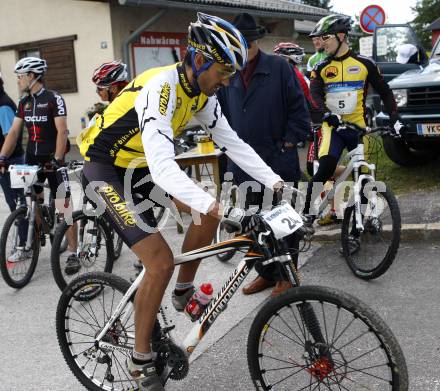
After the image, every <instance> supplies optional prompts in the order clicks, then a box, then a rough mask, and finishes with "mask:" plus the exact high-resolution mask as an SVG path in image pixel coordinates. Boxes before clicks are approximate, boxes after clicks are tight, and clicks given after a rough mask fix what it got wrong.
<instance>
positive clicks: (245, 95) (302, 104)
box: [217, 13, 310, 296]
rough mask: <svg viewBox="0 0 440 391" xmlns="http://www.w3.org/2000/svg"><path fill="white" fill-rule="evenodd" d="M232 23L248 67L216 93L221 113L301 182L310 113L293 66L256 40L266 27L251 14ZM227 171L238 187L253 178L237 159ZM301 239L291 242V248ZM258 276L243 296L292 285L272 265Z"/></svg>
mask: <svg viewBox="0 0 440 391" xmlns="http://www.w3.org/2000/svg"><path fill="white" fill-rule="evenodd" d="M233 24H234V25H235V26H236V27H237V28H238V29H239V30H240V32H241V33H242V34H243V35H244V37H245V38H246V40H247V42H248V46H249V52H248V59H249V60H248V65H247V66H246V68H245V69H244V70H243V71H241V72H240V73H237V74H236V75H235V76H233V77H232V78H231V79H230V84H229V86H228V87H225V88H222V89H221V90H219V91H218V93H217V96H218V99H219V101H220V104H221V107H222V111H223V113H224V115H225V116H226V118H227V119H228V121H229V124H230V125H231V127H232V128H233V129H234V130H235V131H236V132H237V133H238V135H239V136H240V138H242V139H243V140H244V141H245V142H246V143H248V144H249V145H250V146H251V147H252V148H254V150H255V151H256V152H257V153H258V154H259V155H260V157H261V158H262V159H263V160H264V161H265V162H266V163H267V164H268V165H269V166H270V167H271V168H272V170H273V171H274V172H275V173H277V174H278V175H280V176H281V178H282V179H283V180H284V181H286V182H298V180H299V179H300V174H301V172H300V167H299V160H298V151H297V144H298V143H299V142H301V141H304V140H305V138H306V134H307V132H308V130H309V129H310V120H309V112H308V109H307V106H306V101H305V99H304V95H303V93H302V90H301V87H300V85H299V82H298V80H297V78H296V76H295V73H294V72H293V70H292V68H291V67H290V66H289V64H288V63H287V62H286V61H285V60H284V59H283V58H281V57H279V56H274V55H269V54H266V53H263V52H262V51H261V50H260V49H259V47H258V42H257V40H258V39H260V38H262V37H263V36H264V35H265V29H264V27H262V26H257V24H256V22H255V20H254V18H253V17H252V15H250V14H248V13H242V14H239V15H237V16H236V18H235V19H234V21H233ZM228 168H229V171H232V173H233V175H234V182H235V183H236V184H238V185H240V184H242V183H243V182H245V181H253V178H251V177H249V176H248V175H247V174H246V173H245V172H243V171H242V170H241V169H240V168H239V167H237V166H236V165H235V164H234V163H233V162H230V163H229V167H228ZM263 192H264V189H263V190H262V191H258V192H251V191H249V190H248V193H247V196H246V204H247V205H260V206H261V204H262V200H263ZM295 246H296V247H297V246H298V243H291V244H290V247H295ZM257 271H258V272H259V274H260V275H259V276H258V277H257V278H256V279H255V280H254V281H252V283H250V284H249V285H247V286H246V287H244V288H243V292H244V293H245V294H252V293H257V292H260V291H261V290H263V289H266V288H268V287H270V286H273V285H275V281H277V282H276V288H275V290H274V291H273V292H272V295H274V296H276V295H277V294H279V293H281V292H283V291H284V290H286V289H287V288H289V287H290V285H289V283H287V282H286V281H280V280H282V278H281V276H280V273H278V271H277V270H275V268H274V266H273V264H272V265H268V266H267V267H264V268H261V269H260V270H257Z"/></svg>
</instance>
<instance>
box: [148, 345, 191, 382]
mask: <svg viewBox="0 0 440 391" xmlns="http://www.w3.org/2000/svg"><path fill="white" fill-rule="evenodd" d="M155 364H156V370H157V372H158V374H159V375H160V374H162V372H163V370H164V369H165V367H166V366H167V365H168V364H169V365H170V366H171V367H172V368H173V369H172V371H171V373H170V376H169V378H170V379H173V380H182V379H184V378H185V377H186V376H187V375H188V371H189V363H188V357H187V356H186V354H185V352H184V351H183V350H182V349H181V348H180V347H179V346H177V345H176V344H174V343H173V342H170V341H167V342H166V343H163V344H161V346H160V347H159V348H158V350H157V358H156V361H155Z"/></svg>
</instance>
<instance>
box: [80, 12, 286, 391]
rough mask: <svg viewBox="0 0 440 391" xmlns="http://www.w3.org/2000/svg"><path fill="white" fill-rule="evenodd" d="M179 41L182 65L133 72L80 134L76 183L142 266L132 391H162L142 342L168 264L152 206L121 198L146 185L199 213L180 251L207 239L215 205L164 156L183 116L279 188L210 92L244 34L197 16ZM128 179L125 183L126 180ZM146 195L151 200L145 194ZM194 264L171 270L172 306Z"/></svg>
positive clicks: (238, 52)
mask: <svg viewBox="0 0 440 391" xmlns="http://www.w3.org/2000/svg"><path fill="white" fill-rule="evenodd" d="M188 43H189V46H188V51H187V54H186V56H185V60H184V62H183V63H178V64H175V65H170V66H166V67H161V68H154V69H150V70H147V71H146V72H144V73H142V74H140V75H139V76H137V77H136V78H135V79H134V80H133V81H132V82H130V83H129V84H128V85H127V86H126V87H125V88H124V89H123V90H122V91H121V92H120V93H119V95H118V96H117V97H116V98H115V100H114V101H112V102H111V103H110V105H109V106H108V107H107V109H106V110H105V111H104V113H103V114H102V115H101V116H99V117H98V118H97V120H96V122H95V123H94V124H92V126H91V127H90V128H89V129H87V130H86V131H85V132H84V133H83V134H82V136H81V137H82V142H81V146H80V151H81V153H82V155H83V156H84V158H85V160H86V161H85V163H84V169H83V173H84V176H85V178H86V181H88V182H89V183H90V184H91V182H95V183H94V184H93V186H91V190H92V191H94V193H95V194H93V195H96V196H97V198H96V200H98V199H100V200H101V201H102V202H103V203H104V204H105V208H106V209H105V216H106V218H107V219H109V220H110V222H111V223H112V224H113V226H114V227H115V229H116V230H117V231H118V233H119V235H120V236H121V237H122V238H123V239H124V241H125V242H126V243H127V244H128V245H129V247H130V248H131V249H132V250H133V251H134V252H135V253H136V255H137V256H138V257H139V258H140V259H141V261H142V263H143V265H144V266H145V268H146V269H147V273H146V274H145V276H144V278H143V280H142V281H141V283H140V285H139V289H138V291H137V293H136V298H135V314H136V316H135V346H134V350H133V353H132V357H130V358H129V359H128V361H127V369H128V372H129V373H130V374H131V375H132V376H133V377H134V379H135V380H136V383H137V385H138V389H139V390H141V391H147V390H148V391H160V390H163V389H164V388H163V386H162V384H161V382H160V379H159V377H158V376H157V374H156V371H155V367H154V362H153V361H152V358H153V355H152V353H151V346H150V339H151V332H152V330H153V326H154V322H155V319H156V315H157V312H158V309H159V306H160V303H161V301H162V296H163V293H164V291H165V289H166V287H167V285H168V282H169V279H170V277H171V275H172V273H173V269H174V262H173V254H172V252H171V249H170V247H169V246H168V244H167V243H166V242H165V240H164V238H163V237H162V235H161V233H160V232H158V231H157V230H151V229H148V228H151V227H152V226H153V227H154V226H155V224H156V221H155V218H154V214H153V212H152V208H151V207H150V208H149V209H147V210H146V211H144V212H142V213H137V212H136V211H135V208H134V207H133V205H134V206H136V203H137V201H136V200H134V201H133V200H132V199H131V194H134V193H143V194H144V195H145V196H149V197H150V199H153V196H152V193H153V192H150V191H151V189H152V187H153V186H154V184H156V185H157V186H158V187H159V188H161V189H162V191H164V192H166V193H167V194H169V195H170V196H171V197H172V198H173V201H174V202H175V204H176V206H177V207H178V208H179V209H181V210H183V211H185V212H187V213H191V212H192V211H196V212H199V213H200V214H201V215H200V216H199V217H200V223H199V224H197V225H196V224H194V223H192V224H191V225H190V226H189V228H188V231H187V234H186V237H185V240H184V244H183V248H182V251H190V250H195V249H198V248H200V247H202V246H205V245H209V244H210V243H211V242H212V239H213V237H214V234H215V231H216V229H217V226H218V222H219V219H220V218H221V215H222V211H221V206H220V204H219V203H218V202H217V201H216V200H215V198H214V197H212V196H211V195H210V194H209V193H208V192H205V191H204V190H202V189H201V188H200V187H198V186H197V185H196V184H195V183H194V182H193V181H192V180H191V179H190V178H188V177H187V175H186V174H185V173H184V172H183V171H182V170H181V169H180V168H179V166H178V165H177V163H176V162H175V159H174V158H175V153H174V143H173V139H174V137H176V136H177V135H179V134H180V133H181V132H182V131H183V128H184V127H185V125H186V124H187V123H188V122H189V120H190V119H191V118H192V117H193V116H194V117H195V118H196V119H197V120H198V121H199V122H200V123H201V124H202V127H203V128H204V129H205V131H206V132H208V133H209V134H211V136H212V138H213V140H214V141H215V142H216V143H217V144H218V145H219V146H220V147H221V148H222V150H223V151H224V152H225V153H226V154H227V155H228V156H229V157H230V158H231V159H232V160H233V161H235V163H237V164H238V165H239V166H240V167H241V168H242V169H243V170H244V171H245V172H247V173H248V174H250V175H251V176H252V177H254V178H255V179H256V180H257V181H259V182H260V183H263V184H264V185H265V186H268V187H270V188H271V189H274V190H278V189H279V188H280V187H281V186H282V181H281V178H280V177H279V176H278V175H276V174H274V173H273V171H272V170H271V169H270V168H269V167H268V166H267V165H266V164H265V163H264V162H263V160H262V159H261V158H260V157H259V156H258V155H257V154H256V153H255V151H254V150H253V149H252V148H251V147H250V146H249V145H247V144H246V143H244V142H243V141H242V140H241V139H240V138H239V137H238V136H237V134H236V133H235V132H234V131H233V130H232V129H231V128H230V126H229V124H228V122H227V120H226V119H225V117H224V116H223V115H222V112H221V109H220V105H219V103H218V101H217V98H216V96H215V92H216V91H217V90H218V89H219V88H220V87H221V86H223V85H227V84H228V79H229V77H231V76H232V74H233V73H234V72H235V71H236V70H240V69H242V68H243V67H244V66H245V65H246V61H247V45H246V41H245V39H244V38H243V36H242V35H241V33H240V32H239V31H238V30H237V29H236V28H235V27H234V26H232V25H231V24H230V23H228V22H226V21H224V20H222V19H220V18H217V17H215V16H210V15H205V14H201V13H199V14H198V20H197V22H195V23H191V25H190V27H189V34H188ZM133 167H134V169H132V168H133ZM149 174H151V178H152V182H150V183H149V184H146V185H140V186H138V184H137V183H136V182H138V180H141V179H142V180H145V179H147V178H146V177H147V176H148V175H149ZM129 175H133V179H132V182H131V183H135V185H131V183H129V186H127V181H126V179H127V176H129ZM124 185H125V186H124ZM89 189H90V187H89ZM89 189H87V190H88V192H89ZM155 190H157V189H155ZM154 201H156V202H157V201H159V202H160V201H161V200H160V199H158V198H157V197H155V198H154ZM142 203H143V204H144V205H145V202H144V201H143V202H142ZM197 267H198V262H197V261H194V262H193V263H186V264H185V265H183V266H181V268H180V270H179V275H178V277H177V283H176V289H175V290H174V292H173V297H172V302H173V305H174V307H175V308H176V310H178V311H182V310H183V309H184V308H185V306H186V304H187V301H188V300H189V298H190V297H191V296H192V294H193V292H194V287H193V280H194V277H195V274H196V271H197Z"/></svg>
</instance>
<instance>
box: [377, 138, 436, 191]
mask: <svg viewBox="0 0 440 391" xmlns="http://www.w3.org/2000/svg"><path fill="white" fill-rule="evenodd" d="M375 144H376V143H375ZM372 148H373V147H372ZM376 148H377V149H378V150H377V152H376V151H374V152H376V153H377V159H374V158H372V159H371V160H370V161H372V162H374V163H376V167H377V173H376V179H377V180H379V181H383V182H385V183H386V184H387V186H389V187H390V188H391V190H392V191H393V192H394V194H405V193H410V192H414V191H434V190H440V160H439V159H437V160H434V161H432V162H430V163H428V164H426V165H424V166H420V167H402V166H399V165H397V164H395V163H393V162H392V161H391V160H390V159H389V158H388V156H387V155H386V153H385V151H384V149H383V145H382V139H381V138H377V147H376V146H374V148H373V150H375V149H376Z"/></svg>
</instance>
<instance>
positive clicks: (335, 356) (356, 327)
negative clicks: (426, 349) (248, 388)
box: [247, 286, 408, 391]
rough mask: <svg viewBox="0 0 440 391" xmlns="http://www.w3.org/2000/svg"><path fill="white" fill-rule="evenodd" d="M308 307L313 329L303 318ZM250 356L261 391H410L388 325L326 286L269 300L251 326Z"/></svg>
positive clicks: (298, 289) (359, 304) (347, 297)
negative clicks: (311, 312) (317, 328)
mask: <svg viewBox="0 0 440 391" xmlns="http://www.w3.org/2000/svg"><path fill="white" fill-rule="evenodd" d="M305 306H306V307H308V308H309V309H308V311H313V313H314V316H312V317H310V316H309V317H308V318H309V319H314V320H315V321H314V323H315V324H313V325H310V324H309V323H307V321H305V320H304V318H305V317H304V311H302V310H301V309H302V308H304V307H305ZM316 327H319V332H318V333H316ZM313 328H314V329H315V333H314V334H315V335H320V336H321V337H322V339H321V340H320V341H317V340H316V339H315V338H316V337H312V335H311V334H312V333H311V332H310V329H313ZM247 356H248V365H249V370H250V374H251V378H252V380H253V382H254V384H255V387H256V388H257V389H258V390H275V389H276V390H285V391H287V390H288V391H294V390H298V391H299V390H303V391H305V390H310V391H311V390H335V391H336V390H338V391H340V390H345V391H360V390H371V391H385V390H391V391H407V390H408V373H407V368H406V363H405V358H404V356H403V353H402V351H401V349H400V346H399V344H398V342H397V340H396V338H395V337H394V335H393V333H392V332H391V330H390V329H389V328H388V326H387V325H386V324H385V322H384V321H383V320H382V319H381V318H380V317H379V316H378V315H377V314H376V313H375V312H374V311H373V310H371V309H370V308H368V307H367V306H366V305H365V304H363V303H362V302H361V301H359V300H358V299H356V298H355V297H353V296H350V295H348V294H345V293H343V292H340V291H337V290H335V289H330V288H326V287H318V286H302V287H296V288H294V289H290V290H289V291H288V292H286V293H285V294H283V295H281V296H279V297H277V298H274V299H271V300H269V301H268V302H267V303H266V304H265V305H264V307H263V308H262V309H261V310H260V311H259V312H258V314H257V316H256V318H255V320H254V322H253V323H252V326H251V328H250V332H249V338H248V347H247Z"/></svg>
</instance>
